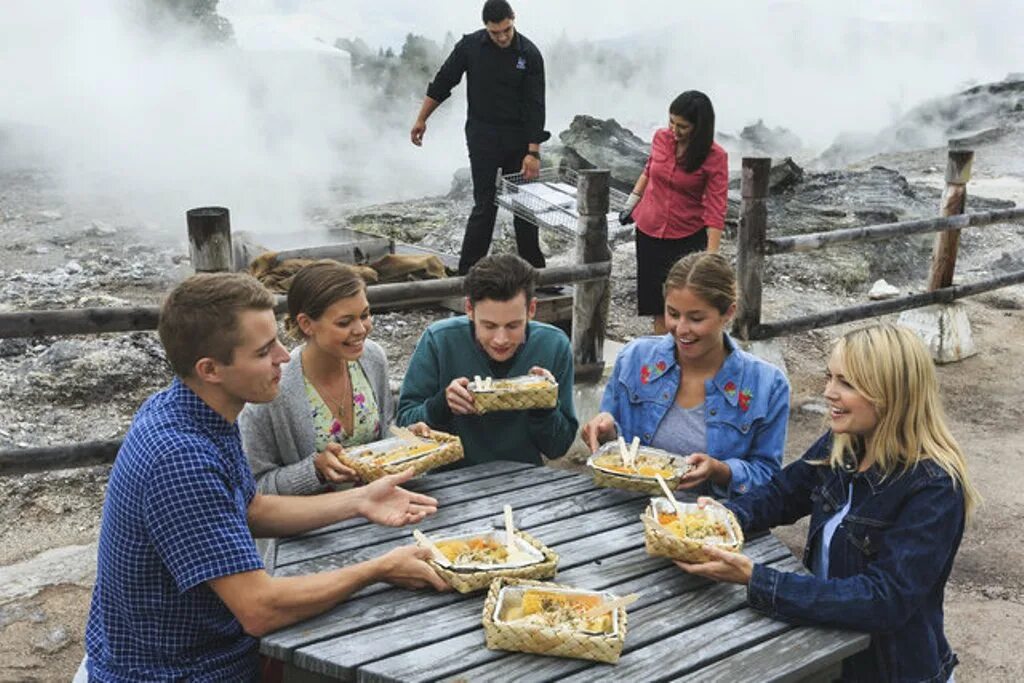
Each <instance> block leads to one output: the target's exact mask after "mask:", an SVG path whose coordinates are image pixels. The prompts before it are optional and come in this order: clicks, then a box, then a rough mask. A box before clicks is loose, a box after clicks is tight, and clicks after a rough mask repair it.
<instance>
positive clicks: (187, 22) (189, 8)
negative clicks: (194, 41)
mask: <svg viewBox="0 0 1024 683" xmlns="http://www.w3.org/2000/svg"><path fill="white" fill-rule="evenodd" d="M218 2H219V0H147V2H145V3H143V4H142V5H141V10H142V13H143V19H144V21H145V23H146V24H147V25H149V26H150V28H151V29H153V30H154V31H155V32H156V33H158V34H159V33H163V32H165V31H166V30H168V28H169V24H178V25H182V26H186V27H188V28H190V29H192V30H193V31H195V33H196V35H197V36H198V37H199V38H200V39H202V40H207V41H212V42H219V43H223V42H230V41H232V40H233V39H234V35H235V32H234V30H233V29H232V28H231V22H229V21H228V20H227V19H225V18H224V17H222V16H220V15H219V14H217V3H218Z"/></svg>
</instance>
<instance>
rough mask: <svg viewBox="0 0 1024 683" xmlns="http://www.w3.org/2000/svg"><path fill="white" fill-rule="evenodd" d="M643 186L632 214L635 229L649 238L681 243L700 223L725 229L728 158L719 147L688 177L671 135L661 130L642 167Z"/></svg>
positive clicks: (709, 153)
mask: <svg viewBox="0 0 1024 683" xmlns="http://www.w3.org/2000/svg"><path fill="white" fill-rule="evenodd" d="M644 173H645V174H646V175H647V179H648V180H647V188H646V189H645V190H644V195H643V197H642V198H641V199H640V203H639V204H637V206H636V209H634V210H633V218H634V219H635V220H636V226H637V229H638V230H640V231H641V232H643V233H644V234H645V235H649V236H650V237H657V238H659V239H681V238H683V237H689V236H690V235H692V234H694V233H695V232H697V231H699V230H700V229H701V228H702V227H704V226H705V225H706V226H708V227H709V228H716V229H718V230H722V229H724V228H725V208H726V203H727V198H728V194H729V155H728V154H727V153H726V151H725V150H724V149H722V148H721V147H720V146H719V145H718V143H715V142H713V143H711V150H710V151H709V152H708V156H707V158H706V159H705V160H704V163H703V164H701V167H700V168H698V169H697V170H696V171H694V172H693V173H687V172H686V170H685V169H684V168H683V166H682V162H677V161H676V140H675V136H674V135H672V131H671V130H669V129H668V128H661V129H659V130H658V132H656V133H655V134H654V140H653V141H652V142H651V156H650V157H649V158H648V159H647V165H646V166H645V167H644Z"/></svg>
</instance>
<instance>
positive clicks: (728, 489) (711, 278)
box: [583, 252, 789, 498]
mask: <svg viewBox="0 0 1024 683" xmlns="http://www.w3.org/2000/svg"><path fill="white" fill-rule="evenodd" d="M664 288H665V324H666V326H667V327H668V330H669V333H668V334H666V335H663V336H660V337H641V338H639V339H636V340H634V341H632V342H630V343H629V344H627V345H626V347H625V348H624V349H623V350H622V351H621V352H620V353H619V356H618V358H616V359H615V368H614V370H613V371H612V376H611V379H610V380H609V382H608V385H607V386H606V387H605V390H604V398H603V399H602V400H601V410H602V411H603V412H601V413H600V414H598V415H597V416H596V417H595V418H593V419H592V420H591V421H590V422H588V423H587V424H586V425H585V426H584V428H583V437H584V440H585V441H586V442H587V443H588V444H589V445H590V447H591V450H597V448H598V446H599V445H600V443H602V442H604V441H608V440H610V439H614V438H615V437H616V436H620V435H621V436H622V437H624V438H625V439H626V441H627V442H629V441H632V439H633V437H639V438H640V443H642V444H643V445H645V446H654V447H657V448H661V449H663V450H667V451H670V452H672V453H679V454H680V455H685V456H688V459H689V462H690V464H691V465H693V469H692V470H690V472H689V473H688V474H687V475H686V477H684V478H683V480H682V482H681V483H680V488H682V489H688V490H695V491H697V492H708V493H713V494H714V495H716V496H719V497H723V498H725V497H731V496H738V495H741V494H743V493H746V492H747V491H750V490H751V489H753V488H754V487H756V486H759V485H761V484H764V483H766V482H768V480H770V479H771V478H772V475H774V474H775V473H777V472H778V471H779V470H780V469H781V468H782V453H783V450H784V449H785V445H786V423H787V420H788V418H789V382H787V381H786V377H785V376H784V375H783V374H782V371H781V370H779V369H778V368H777V367H775V366H773V365H771V364H769V363H766V362H764V361H763V360H761V359H759V358H757V357H755V356H752V355H751V354H749V353H745V352H744V351H742V350H740V349H739V348H737V346H736V343H735V342H734V341H733V340H732V338H730V337H729V335H728V334H726V333H725V329H726V327H727V326H728V324H729V321H730V320H731V319H732V316H733V314H734V313H735V311H736V276H735V274H734V273H733V270H732V267H730V266H729V262H728V261H726V260H725V259H724V258H722V257H721V256H719V255H718V254H707V253H704V252H699V253H694V254H690V255H688V256H684V257H683V258H681V259H679V261H677V262H676V263H675V265H673V266H672V269H671V270H670V271H669V274H668V278H667V279H666V281H665V287H664Z"/></svg>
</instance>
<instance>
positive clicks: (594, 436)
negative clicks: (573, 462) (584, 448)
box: [583, 413, 619, 453]
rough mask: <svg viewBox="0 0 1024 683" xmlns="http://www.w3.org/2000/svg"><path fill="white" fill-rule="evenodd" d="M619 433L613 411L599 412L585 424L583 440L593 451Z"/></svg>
mask: <svg viewBox="0 0 1024 683" xmlns="http://www.w3.org/2000/svg"><path fill="white" fill-rule="evenodd" d="M618 433H619V431H618V430H617V429H616V428H615V418H614V417H612V414H611V413H598V414H597V415H595V416H594V417H593V418H591V420H590V422H588V423H587V424H585V425H583V441H585V442H586V444H587V445H588V446H590V452H591V453H594V452H595V451H597V449H598V448H599V447H600V446H601V444H603V443H604V442H606V441H611V440H612V439H614V438H615V437H616V436H617V435H618Z"/></svg>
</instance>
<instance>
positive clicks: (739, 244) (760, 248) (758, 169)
mask: <svg viewBox="0 0 1024 683" xmlns="http://www.w3.org/2000/svg"><path fill="white" fill-rule="evenodd" d="M771 170H772V160H771V159H769V158H761V157H756V158H755V157H743V179H742V182H741V185H740V194H741V196H742V198H743V203H742V204H741V206H740V225H739V231H738V232H737V237H736V279H737V284H738V285H739V300H738V302H737V305H736V320H735V321H734V322H733V326H732V331H733V334H734V335H736V336H737V337H739V338H740V339H742V340H744V341H749V340H750V335H751V333H752V331H753V330H754V328H755V327H756V326H758V325H760V324H761V278H762V276H763V274H764V242H765V236H766V234H767V231H768V206H767V204H766V198H767V197H768V176H769V175H770V174H771Z"/></svg>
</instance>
